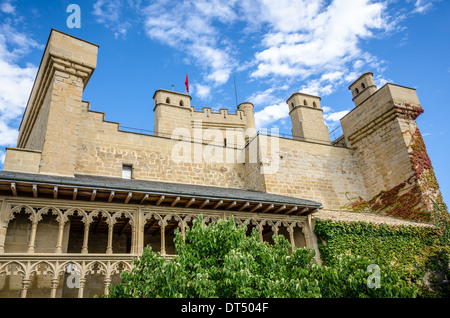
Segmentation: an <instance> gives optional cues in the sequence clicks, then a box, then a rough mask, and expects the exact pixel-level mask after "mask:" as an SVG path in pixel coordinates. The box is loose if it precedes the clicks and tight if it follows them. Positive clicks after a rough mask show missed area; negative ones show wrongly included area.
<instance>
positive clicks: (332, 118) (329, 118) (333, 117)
mask: <svg viewBox="0 0 450 318" xmlns="http://www.w3.org/2000/svg"><path fill="white" fill-rule="evenodd" d="M349 112H350V110H343V111H340V112H334V113H330V114H326V115H324V119H325V121H326V122H334V123H336V122H340V120H341V119H342V117H344V116H345V115H347V114H348V113H349Z"/></svg>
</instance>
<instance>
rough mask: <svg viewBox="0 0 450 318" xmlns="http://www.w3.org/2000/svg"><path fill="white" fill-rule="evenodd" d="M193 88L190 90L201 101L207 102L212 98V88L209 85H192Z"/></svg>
mask: <svg viewBox="0 0 450 318" xmlns="http://www.w3.org/2000/svg"><path fill="white" fill-rule="evenodd" d="M191 87H192V89H190V92H191V93H192V94H195V95H196V96H198V97H199V98H200V99H203V100H207V99H209V97H210V96H211V87H209V86H207V85H202V84H194V85H191Z"/></svg>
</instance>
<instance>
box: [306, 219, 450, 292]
mask: <svg viewBox="0 0 450 318" xmlns="http://www.w3.org/2000/svg"><path fill="white" fill-rule="evenodd" d="M315 233H316V235H317V237H318V246H319V251H320V256H321V259H322V262H323V264H324V265H326V266H334V265H335V264H336V263H337V262H338V261H339V259H340V257H341V256H342V255H354V256H361V257H365V258H368V259H370V260H371V261H372V262H373V263H374V264H377V265H379V266H380V267H382V268H383V266H384V268H386V266H388V267H389V268H393V269H394V270H395V271H396V272H397V273H398V274H399V275H400V276H401V277H402V279H404V280H405V281H406V282H407V283H408V284H409V285H415V286H417V287H418V288H419V290H420V293H419V295H420V296H422V297H448V296H450V295H449V288H448V284H447V285H443V284H442V283H441V281H442V279H441V278H443V277H444V276H445V274H448V264H449V261H450V259H449V255H450V249H449V245H448V242H444V241H443V240H442V239H443V235H444V234H445V231H444V232H443V231H442V230H441V229H439V228H436V227H413V226H392V225H387V224H373V223H366V222H343V221H338V222H335V221H329V220H316V224H315ZM439 279H440V281H439Z"/></svg>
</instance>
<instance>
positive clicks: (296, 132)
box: [287, 93, 330, 143]
mask: <svg viewBox="0 0 450 318" xmlns="http://www.w3.org/2000/svg"><path fill="white" fill-rule="evenodd" d="M287 104H288V105H289V115H290V116H291V121H292V135H293V137H294V139H299V140H304V141H312V142H321V143H324V142H325V143H330V135H329V132H328V128H327V126H326V125H325V121H324V118H323V110H322V108H321V106H320V97H318V96H313V95H308V94H303V93H294V94H293V95H292V96H291V97H290V98H289V99H288V100H287Z"/></svg>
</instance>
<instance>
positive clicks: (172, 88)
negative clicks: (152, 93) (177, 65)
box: [172, 84, 175, 92]
mask: <svg viewBox="0 0 450 318" xmlns="http://www.w3.org/2000/svg"><path fill="white" fill-rule="evenodd" d="M174 86H175V85H173V84H172V92H173V87H174Z"/></svg>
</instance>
